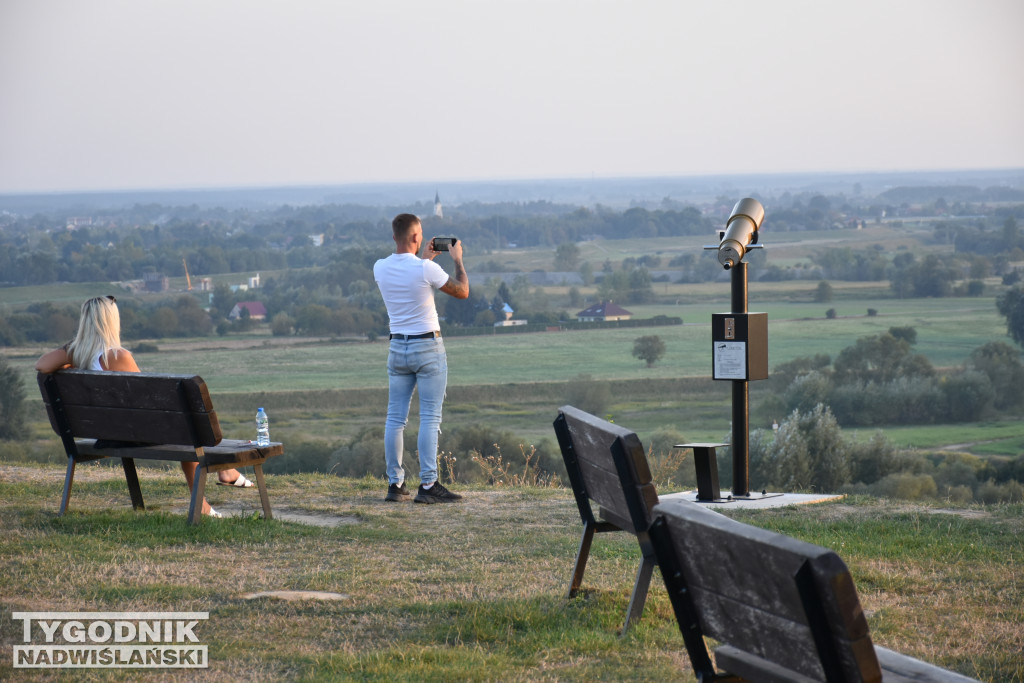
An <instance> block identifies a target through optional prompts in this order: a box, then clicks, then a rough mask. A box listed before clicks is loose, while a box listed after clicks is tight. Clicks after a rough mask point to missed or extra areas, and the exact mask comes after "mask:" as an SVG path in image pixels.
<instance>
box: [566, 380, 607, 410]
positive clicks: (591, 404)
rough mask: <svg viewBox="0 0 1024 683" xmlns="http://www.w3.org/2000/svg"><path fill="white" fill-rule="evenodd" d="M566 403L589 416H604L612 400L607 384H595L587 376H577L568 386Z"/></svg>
mask: <svg viewBox="0 0 1024 683" xmlns="http://www.w3.org/2000/svg"><path fill="white" fill-rule="evenodd" d="M565 400H566V403H568V404H569V405H571V406H574V407H576V408H579V409H580V410H583V411H585V412H588V413H590V414H591V415H604V414H605V412H606V411H607V410H608V405H609V404H610V403H611V400H612V392H611V389H610V388H609V386H608V383H607V382H595V381H594V379H593V378H592V377H591V376H590V375H587V374H581V375H577V376H576V378H575V379H573V380H572V381H571V382H569V384H568V388H567V392H566V397H565Z"/></svg>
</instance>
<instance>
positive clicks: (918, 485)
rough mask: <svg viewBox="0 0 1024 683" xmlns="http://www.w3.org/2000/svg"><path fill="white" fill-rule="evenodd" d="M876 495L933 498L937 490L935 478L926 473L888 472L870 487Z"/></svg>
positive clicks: (908, 498) (901, 497)
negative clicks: (888, 473) (887, 474)
mask: <svg viewBox="0 0 1024 683" xmlns="http://www.w3.org/2000/svg"><path fill="white" fill-rule="evenodd" d="M872 489H873V490H874V492H875V494H876V495H879V496H881V497H883V498H899V499H901V500H923V499H925V498H934V497H935V494H936V493H937V492H938V488H937V487H936V486H935V480H934V479H932V477H931V475H928V474H909V473H905V472H899V473H897V474H890V475H889V476H887V477H885V478H884V479H882V480H881V481H879V482H878V483H877V484H875V486H873V487H872Z"/></svg>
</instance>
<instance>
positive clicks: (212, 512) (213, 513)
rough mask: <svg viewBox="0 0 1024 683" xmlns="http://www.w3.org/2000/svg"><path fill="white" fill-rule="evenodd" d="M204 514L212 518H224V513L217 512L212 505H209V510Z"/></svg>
mask: <svg viewBox="0 0 1024 683" xmlns="http://www.w3.org/2000/svg"><path fill="white" fill-rule="evenodd" d="M206 516H207V517H213V518H214V519H223V518H224V515H222V514H221V513H219V512H217V511H216V510H214V509H213V507H212V506H211V507H210V511H209V512H207V513H206Z"/></svg>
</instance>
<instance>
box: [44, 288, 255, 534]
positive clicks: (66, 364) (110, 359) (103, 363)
mask: <svg viewBox="0 0 1024 683" xmlns="http://www.w3.org/2000/svg"><path fill="white" fill-rule="evenodd" d="M64 368H81V369H83V370H97V371H116V372H139V366H138V365H136V364H135V359H134V358H133V357H132V354H131V353H130V352H129V351H128V350H127V349H124V348H122V347H121V315H120V313H119V312H118V310H117V299H115V298H114V297H112V296H98V297H95V298H93V299H89V300H88V301H86V302H85V303H84V304H82V315H81V317H80V318H79V320H78V332H76V333H75V338H74V339H73V340H72V341H70V342H68V343H67V344H65V345H64V346H62V347H60V348H59V349H54V350H53V351H48V352H47V353H44V354H43V355H42V356H40V358H39V360H37V361H36V370H37V371H38V372H44V373H51V372H57V371H58V370H62V369H64ZM196 466H197V463H194V462H183V463H181V469H182V471H183V472H184V473H185V481H186V482H188V486H189V488H190V489H191V488H192V482H193V480H194V479H195V473H196ZM217 478H218V480H219V481H218V482H217V483H219V484H224V485H228V486H238V487H244V488H249V487H251V486H253V483H252V482H251V481H249V480H248V479H246V478H245V476H243V475H242V473H241V472H239V471H238V470H224V471H222V472H218V473H217ZM203 514H204V515H209V516H210V517H222V516H223V515H221V514H220V513H219V512H217V511H216V510H214V509H213V508H212V507H211V506H210V504H209V503H207V502H206V499H205V498H204V499H203Z"/></svg>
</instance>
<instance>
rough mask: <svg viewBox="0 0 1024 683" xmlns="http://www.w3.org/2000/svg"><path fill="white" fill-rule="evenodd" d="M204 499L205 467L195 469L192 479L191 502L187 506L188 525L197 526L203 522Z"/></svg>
mask: <svg viewBox="0 0 1024 683" xmlns="http://www.w3.org/2000/svg"><path fill="white" fill-rule="evenodd" d="M205 497H206V467H205V466H204V465H199V466H198V467H196V473H195V476H194V477H193V478H192V500H191V502H190V503H189V505H188V523H189V524H199V522H201V521H203V498H205Z"/></svg>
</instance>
